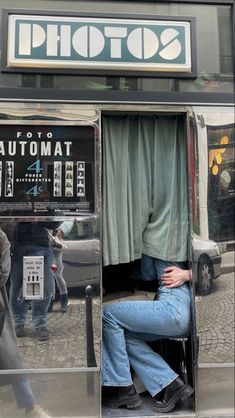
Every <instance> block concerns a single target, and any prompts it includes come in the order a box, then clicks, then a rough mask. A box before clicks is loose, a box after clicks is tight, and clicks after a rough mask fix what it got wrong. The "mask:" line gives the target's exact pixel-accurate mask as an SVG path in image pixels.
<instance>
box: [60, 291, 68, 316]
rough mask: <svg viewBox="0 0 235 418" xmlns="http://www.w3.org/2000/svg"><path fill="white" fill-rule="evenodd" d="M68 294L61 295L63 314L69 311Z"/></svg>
mask: <svg viewBox="0 0 235 418" xmlns="http://www.w3.org/2000/svg"><path fill="white" fill-rule="evenodd" d="M68 301H69V300H68V294H67V293H63V294H62V295H60V306H61V308H60V310H61V312H63V313H64V312H67V310H68Z"/></svg>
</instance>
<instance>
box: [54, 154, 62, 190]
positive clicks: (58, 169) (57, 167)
mask: <svg viewBox="0 0 235 418" xmlns="http://www.w3.org/2000/svg"><path fill="white" fill-rule="evenodd" d="M53 195H54V196H57V197H61V196H62V162H61V161H55V162H54V183H53Z"/></svg>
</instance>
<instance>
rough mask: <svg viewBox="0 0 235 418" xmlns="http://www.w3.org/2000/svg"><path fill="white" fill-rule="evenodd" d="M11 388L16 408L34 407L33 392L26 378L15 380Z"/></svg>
mask: <svg viewBox="0 0 235 418" xmlns="http://www.w3.org/2000/svg"><path fill="white" fill-rule="evenodd" d="M12 388H13V391H14V394H15V398H16V403H17V406H18V408H32V407H33V405H35V399H34V396H33V392H32V389H31V386H30V384H29V382H28V380H27V379H26V377H19V378H17V380H16V381H15V382H14V383H13V384H12Z"/></svg>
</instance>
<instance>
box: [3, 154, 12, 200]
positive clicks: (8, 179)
mask: <svg viewBox="0 0 235 418" xmlns="http://www.w3.org/2000/svg"><path fill="white" fill-rule="evenodd" d="M13 194H14V161H6V167H5V197H13Z"/></svg>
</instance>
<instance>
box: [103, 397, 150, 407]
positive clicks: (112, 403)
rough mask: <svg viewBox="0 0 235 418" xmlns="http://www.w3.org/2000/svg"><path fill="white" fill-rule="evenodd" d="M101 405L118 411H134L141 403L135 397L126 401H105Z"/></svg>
mask: <svg viewBox="0 0 235 418" xmlns="http://www.w3.org/2000/svg"><path fill="white" fill-rule="evenodd" d="M103 404H104V406H107V407H109V408H113V409H118V408H127V409H135V408H138V407H139V406H140V405H141V404H142V401H141V399H140V397H139V396H138V395H137V396H135V397H133V398H132V399H127V400H126V401H110V400H108V399H107V400H105V401H104V403H103Z"/></svg>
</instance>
